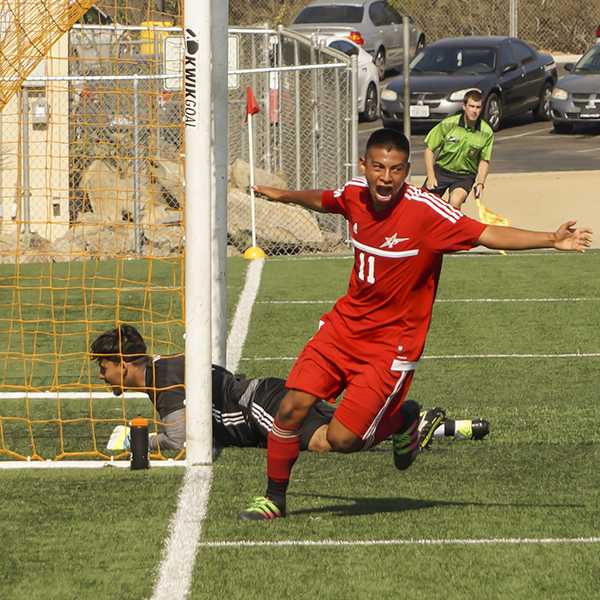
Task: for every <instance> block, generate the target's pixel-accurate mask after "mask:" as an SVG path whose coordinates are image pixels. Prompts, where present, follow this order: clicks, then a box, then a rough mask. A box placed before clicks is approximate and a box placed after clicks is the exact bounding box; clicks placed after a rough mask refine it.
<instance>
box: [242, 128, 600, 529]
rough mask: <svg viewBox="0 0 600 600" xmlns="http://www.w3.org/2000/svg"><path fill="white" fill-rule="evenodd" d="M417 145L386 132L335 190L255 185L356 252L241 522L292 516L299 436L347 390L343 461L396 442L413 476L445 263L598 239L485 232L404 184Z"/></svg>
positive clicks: (337, 432) (580, 246) (339, 423)
mask: <svg viewBox="0 0 600 600" xmlns="http://www.w3.org/2000/svg"><path fill="white" fill-rule="evenodd" d="M409 156H410V145H409V142H408V140H407V139H406V137H405V136H404V135H403V134H402V133H400V132H399V131H396V130H392V129H379V130H377V131H375V132H374V133H373V134H372V135H371V137H370V138H369V140H368V142H367V147H366V154H365V156H364V157H363V158H361V160H360V170H361V172H362V174H363V177H356V178H354V179H352V180H350V181H349V182H348V183H346V185H344V187H342V188H340V189H338V190H335V191H333V190H331V191H330V190H325V191H323V190H303V191H288V190H281V189H277V188H271V187H265V186H256V187H255V190H256V192H258V193H260V194H263V195H264V196H266V197H267V198H269V199H270V200H273V201H276V202H283V203H294V204H299V205H301V206H304V207H306V208H310V209H312V210H316V211H320V212H332V213H339V214H342V215H344V217H345V218H346V219H347V221H348V224H349V230H350V233H351V241H352V245H353V246H354V267H353V269H352V274H351V276H350V283H349V286H348V291H347V293H346V294H345V295H344V296H342V297H341V298H340V299H339V300H338V301H337V302H336V304H335V306H334V307H333V308H332V309H331V310H330V311H329V312H328V313H327V314H325V315H324V316H323V317H322V319H321V326H320V328H319V330H318V332H317V333H316V334H315V335H314V336H313V338H312V339H311V340H310V341H309V342H308V343H307V344H306V346H305V347H304V349H303V351H302V352H301V354H300V356H299V357H298V359H297V360H296V362H295V364H294V366H293V367H292V370H291V372H290V374H289V376H288V379H287V382H286V387H287V388H288V392H287V394H286V396H285V397H284V399H283V400H282V402H281V405H280V407H279V410H278V412H277V415H276V417H275V421H274V424H273V428H272V430H271V432H270V433H269V436H268V442H267V478H268V483H267V490H266V494H265V496H263V497H259V498H255V499H254V501H253V502H252V503H251V504H250V506H249V507H248V508H247V509H246V510H245V511H243V512H242V513H240V518H241V519H244V520H269V519H273V518H277V517H283V516H285V514H286V490H287V486H288V483H289V479H290V474H291V470H292V467H293V465H294V463H295V462H296V459H297V458H298V455H299V451H300V437H299V435H298V430H299V428H300V426H301V424H302V422H303V420H304V418H305V417H306V415H307V414H308V411H309V410H310V408H311V407H312V406H313V405H314V404H315V402H317V401H318V399H319V398H331V397H336V396H338V395H339V394H340V393H341V392H342V391H344V395H343V398H342V400H341V402H340V404H339V405H338V407H337V409H336V411H335V414H334V416H333V419H332V420H331V423H330V425H329V428H328V431H327V441H328V442H329V444H330V445H331V448H332V449H333V450H334V451H337V452H356V451H358V450H364V449H367V448H369V447H371V446H373V445H375V444H378V443H379V442H381V441H382V440H384V439H386V438H387V437H389V436H390V435H392V440H393V447H394V462H395V464H396V466H397V467H398V468H399V469H406V468H408V466H410V464H411V463H412V462H413V460H414V458H415V457H416V455H417V451H418V442H419V440H418V431H417V424H418V420H419V409H420V407H419V405H418V404H417V403H416V402H413V401H410V400H407V401H405V398H406V395H407V393H408V389H409V387H410V383H411V381H412V378H413V373H414V370H415V368H416V366H417V364H418V361H419V358H420V356H421V353H422V351H423V347H424V346H425V339H426V336H427V331H428V329H429V324H430V321H431V313H432V307H433V301H434V299H435V294H436V290H437V286H438V280H439V276H440V270H441V267H442V258H443V255H444V253H447V252H455V251H458V250H468V249H470V248H472V247H474V246H477V245H483V246H486V247H488V248H493V249H502V250H526V249H532V248H555V249H557V250H574V251H579V252H583V251H584V250H585V249H586V248H587V247H589V246H590V245H591V241H592V232H591V230H589V229H586V228H581V229H576V228H575V227H574V226H575V222H574V221H569V222H567V223H564V224H563V225H561V226H560V227H559V228H558V229H557V230H556V231H555V232H552V233H543V232H534V231H527V230H522V229H516V228H513V227H499V226H492V225H488V226H486V225H484V224H482V223H480V222H479V221H476V220H474V219H471V218H469V217H467V216H465V215H463V214H462V213H461V212H460V211H459V210H457V209H456V208H454V207H452V206H451V205H449V204H447V203H446V202H444V201H443V200H441V199H440V198H439V197H438V196H436V195H434V194H431V193H429V192H427V191H423V190H421V189H420V188H418V187H416V186H413V185H410V184H408V183H406V181H405V180H406V177H407V176H408V173H409V168H410V163H409Z"/></svg>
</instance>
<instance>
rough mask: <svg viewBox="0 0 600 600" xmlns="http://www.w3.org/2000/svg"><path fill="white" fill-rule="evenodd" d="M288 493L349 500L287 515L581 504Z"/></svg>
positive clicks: (299, 495)
mask: <svg viewBox="0 0 600 600" xmlns="http://www.w3.org/2000/svg"><path fill="white" fill-rule="evenodd" d="M289 496H296V497H304V498H324V499H326V500H340V501H344V502H352V503H353V504H329V505H327V506H319V507H318V508H305V509H300V510H293V511H289V512H288V515H316V514H322V513H332V514H333V515H336V516H338V517H352V516H356V515H372V514H381V513H397V512H406V511H409V510H421V509H424V508H435V507H437V506H451V507H453V506H456V507H464V506H480V507H486V508H487V507H494V508H496V507H512V508H583V507H584V505H583V504H558V503H555V504H539V503H525V502H458V501H449V500H415V499H413V498H376V497H368V496H358V497H352V496H331V495H327V494H302V493H289V494H288V497H289Z"/></svg>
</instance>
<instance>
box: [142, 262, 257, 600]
mask: <svg viewBox="0 0 600 600" xmlns="http://www.w3.org/2000/svg"><path fill="white" fill-rule="evenodd" d="M264 262H265V261H264V260H260V259H258V260H253V261H250V263H249V264H248V268H247V270H246V281H245V283H244V289H243V290H242V293H241V294H240V298H239V301H238V305H237V308H236V311H235V316H234V318H233V323H232V325H231V330H230V332H229V336H228V337H227V368H228V369H229V370H231V371H233V372H235V371H236V370H237V368H238V365H239V362H240V358H241V355H242V348H243V347H244V342H245V341H246V336H247V335H248V327H249V324H250V317H251V315H252V307H253V305H254V301H255V300H256V295H257V293H258V288H259V286H260V280H261V274H262V269H263V266H264ZM211 482H212V467H211V466H190V467H187V468H186V470H185V478H184V483H183V485H182V488H181V491H180V493H179V501H178V503H177V511H176V512H175V515H174V516H173V518H172V520H171V523H170V525H169V537H168V539H167V542H166V544H165V549H164V553H163V558H162V560H161V562H160V566H159V572H158V579H157V582H156V586H155V588H154V592H153V594H152V600H184V599H185V598H187V597H188V594H189V591H190V586H191V583H192V573H193V569H194V564H195V562H196V553H197V551H198V548H199V547H200V546H201V544H200V536H201V534H202V523H203V522H204V519H205V517H206V513H207V508H208V499H209V496H210V487H211Z"/></svg>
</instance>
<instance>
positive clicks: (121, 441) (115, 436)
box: [106, 425, 130, 450]
mask: <svg viewBox="0 0 600 600" xmlns="http://www.w3.org/2000/svg"><path fill="white" fill-rule="evenodd" d="M129 447H130V437H129V427H127V426H126V425H117V426H116V427H115V428H114V429H113V432H112V433H111V434H110V438H109V440H108V444H106V449H107V450H129Z"/></svg>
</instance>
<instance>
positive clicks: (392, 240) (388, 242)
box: [379, 233, 410, 248]
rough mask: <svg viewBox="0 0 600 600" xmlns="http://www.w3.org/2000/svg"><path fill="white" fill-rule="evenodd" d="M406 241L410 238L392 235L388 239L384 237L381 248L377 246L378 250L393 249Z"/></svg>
mask: <svg viewBox="0 0 600 600" xmlns="http://www.w3.org/2000/svg"><path fill="white" fill-rule="evenodd" d="M407 240H410V238H407V237H405V238H399V237H398V234H397V233H394V235H391V236H390V237H386V238H385V242H383V244H381V246H379V247H380V248H393V247H394V246H395V245H396V244H400V243H402V242H406V241H407Z"/></svg>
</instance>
